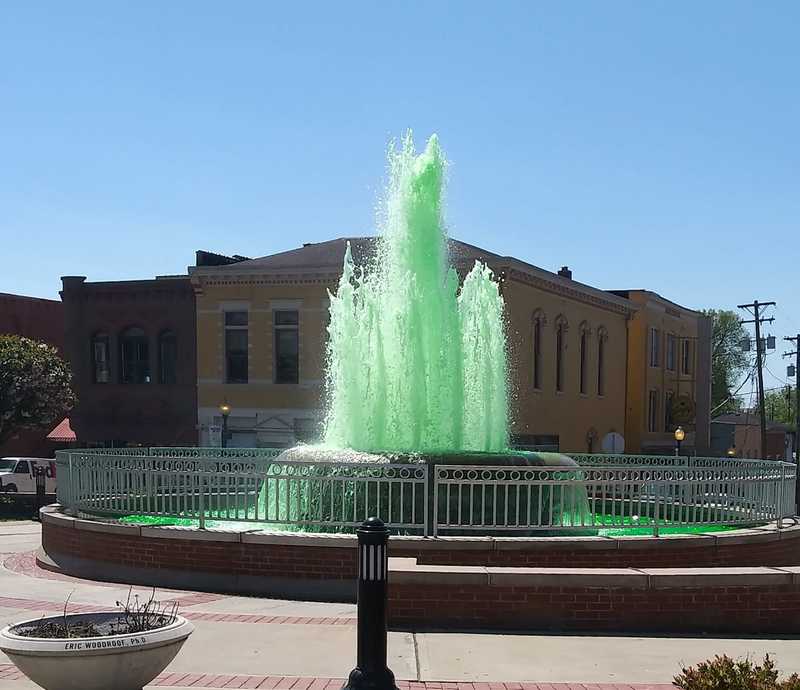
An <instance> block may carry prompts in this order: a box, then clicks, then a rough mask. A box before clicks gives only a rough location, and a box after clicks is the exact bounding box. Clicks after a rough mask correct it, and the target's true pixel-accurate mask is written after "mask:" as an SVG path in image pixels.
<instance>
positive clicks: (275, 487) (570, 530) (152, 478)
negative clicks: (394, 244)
mask: <svg viewBox="0 0 800 690" xmlns="http://www.w3.org/2000/svg"><path fill="white" fill-rule="evenodd" d="M280 452H281V451H280V450H276V449H241V448H230V449H219V448H132V449H109V450H106V449H92V450H68V451H59V452H58V453H57V454H56V463H57V477H58V482H57V485H58V500H59V503H61V504H62V505H64V506H65V507H67V508H69V509H71V510H73V511H76V512H79V513H88V514H94V515H99V516H108V517H125V516H147V517H149V518H151V519H154V521H156V522H174V523H176V524H187V525H188V524H197V525H199V526H200V527H201V528H204V527H213V526H219V525H222V526H224V523H253V524H254V525H256V526H260V527H263V528H267V529H282V530H307V531H322V532H326V531H331V532H347V531H352V530H354V529H355V528H356V527H357V526H358V525H359V524H360V523H361V522H362V521H363V520H364V519H366V518H367V517H370V516H372V515H376V516H378V517H380V518H381V519H382V520H383V521H384V522H385V523H386V524H387V525H389V526H390V527H391V528H392V529H393V530H395V532H397V533H405V534H425V535H439V534H441V535H469V534H471V535H476V534H491V535H500V536H502V535H515V536H524V535H542V534H565V533H566V534H596V533H597V532H598V530H604V529H620V530H631V529H637V528H638V529H643V528H644V529H646V530H650V531H652V533H653V534H656V535H658V534H659V532H660V531H662V530H664V529H674V528H679V529H680V528H689V527H692V526H703V525H741V526H745V525H752V524H759V523H764V522H768V521H773V520H776V521H778V523H779V526H780V525H781V520H782V519H783V518H786V517H788V516H791V515H793V514H794V505H795V472H796V470H795V467H794V465H791V464H788V463H784V462H777V461H762V460H739V459H732V460H729V459H727V458H695V457H692V458H686V457H677V456H606V455H591V456H590V455H577V454H576V455H573V456H571V457H572V458H573V459H574V460H575V461H576V462H577V463H578V467H574V466H569V467H567V466H562V467H535V466H499V465H498V466H495V465H492V466H487V465H446V464H441V465H439V464H433V463H431V464H426V463H425V462H424V461H422V460H413V459H410V460H409V461H408V462H391V463H385V464H384V463H344V462H297V461H291V460H280V459H279V458H278V456H279V454H280Z"/></svg>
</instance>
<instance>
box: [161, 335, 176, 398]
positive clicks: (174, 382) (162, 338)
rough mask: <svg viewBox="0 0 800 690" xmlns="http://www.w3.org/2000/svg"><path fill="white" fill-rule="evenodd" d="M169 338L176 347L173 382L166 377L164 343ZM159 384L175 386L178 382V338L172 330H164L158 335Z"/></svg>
mask: <svg viewBox="0 0 800 690" xmlns="http://www.w3.org/2000/svg"><path fill="white" fill-rule="evenodd" d="M167 338H171V339H172V342H173V344H174V347H175V351H174V355H175V359H174V360H173V363H172V364H173V371H172V380H171V381H167V380H166V378H167V377H166V376H164V361H165V360H164V343H165V342H166V340H167ZM158 382H159V383H160V384H162V385H167V386H170V385H174V384H176V383H177V382H178V336H177V334H176V333H175V331H174V330H173V329H172V328H164V329H163V330H161V332H160V333H159V334H158Z"/></svg>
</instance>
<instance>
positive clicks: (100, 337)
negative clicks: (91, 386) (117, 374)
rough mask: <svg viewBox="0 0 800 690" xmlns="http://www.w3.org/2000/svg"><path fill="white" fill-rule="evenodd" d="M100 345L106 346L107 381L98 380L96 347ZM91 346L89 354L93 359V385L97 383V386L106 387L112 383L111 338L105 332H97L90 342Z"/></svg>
mask: <svg viewBox="0 0 800 690" xmlns="http://www.w3.org/2000/svg"><path fill="white" fill-rule="evenodd" d="M100 343H102V344H104V345H105V351H106V361H105V364H106V380H105V381H99V380H98V378H97V364H98V360H97V350H96V349H95V345H98V344H100ZM89 346H90V348H91V349H90V352H89V354H90V356H91V359H92V383H96V384H99V385H101V386H102V385H106V384H108V383H111V336H110V335H109V334H108V333H106V332H105V331H97V332H96V333H95V334H94V335H92V338H91V340H90V341H89Z"/></svg>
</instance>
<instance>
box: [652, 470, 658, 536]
mask: <svg viewBox="0 0 800 690" xmlns="http://www.w3.org/2000/svg"><path fill="white" fill-rule="evenodd" d="M654 488H655V494H656V509H655V511H654V517H653V536H654V537H657V536H658V516H659V506H658V501H659V495H658V494H659V491H658V483H657V482H654Z"/></svg>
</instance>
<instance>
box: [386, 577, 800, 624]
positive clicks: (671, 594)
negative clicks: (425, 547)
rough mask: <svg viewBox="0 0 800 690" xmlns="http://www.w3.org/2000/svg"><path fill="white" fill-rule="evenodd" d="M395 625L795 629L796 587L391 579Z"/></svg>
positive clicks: (798, 614)
mask: <svg viewBox="0 0 800 690" xmlns="http://www.w3.org/2000/svg"><path fill="white" fill-rule="evenodd" d="M389 622H390V624H391V625H392V626H396V627H425V628H429V629H430V628H434V629H439V628H441V629H453V628H462V629H476V628H480V629H499V630H505V629H507V630H512V629H521V630H529V631H537V630H547V631H551V632H552V631H556V630H560V631H576V632H577V631H620V630H624V631H628V632H638V631H641V632H670V631H680V632H709V633H758V634H770V633H773V634H774V633H779V634H784V633H792V634H794V633H798V632H800V586H797V585H786V586H773V587H719V588H705V587H704V588H691V589H689V588H687V589H664V590H657V589H656V590H623V589H606V588H587V587H582V588H558V587H549V588H548V587H486V586H478V585H460V586H445V585H423V586H420V585H396V584H395V585H392V586H391V587H390V588H389Z"/></svg>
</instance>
